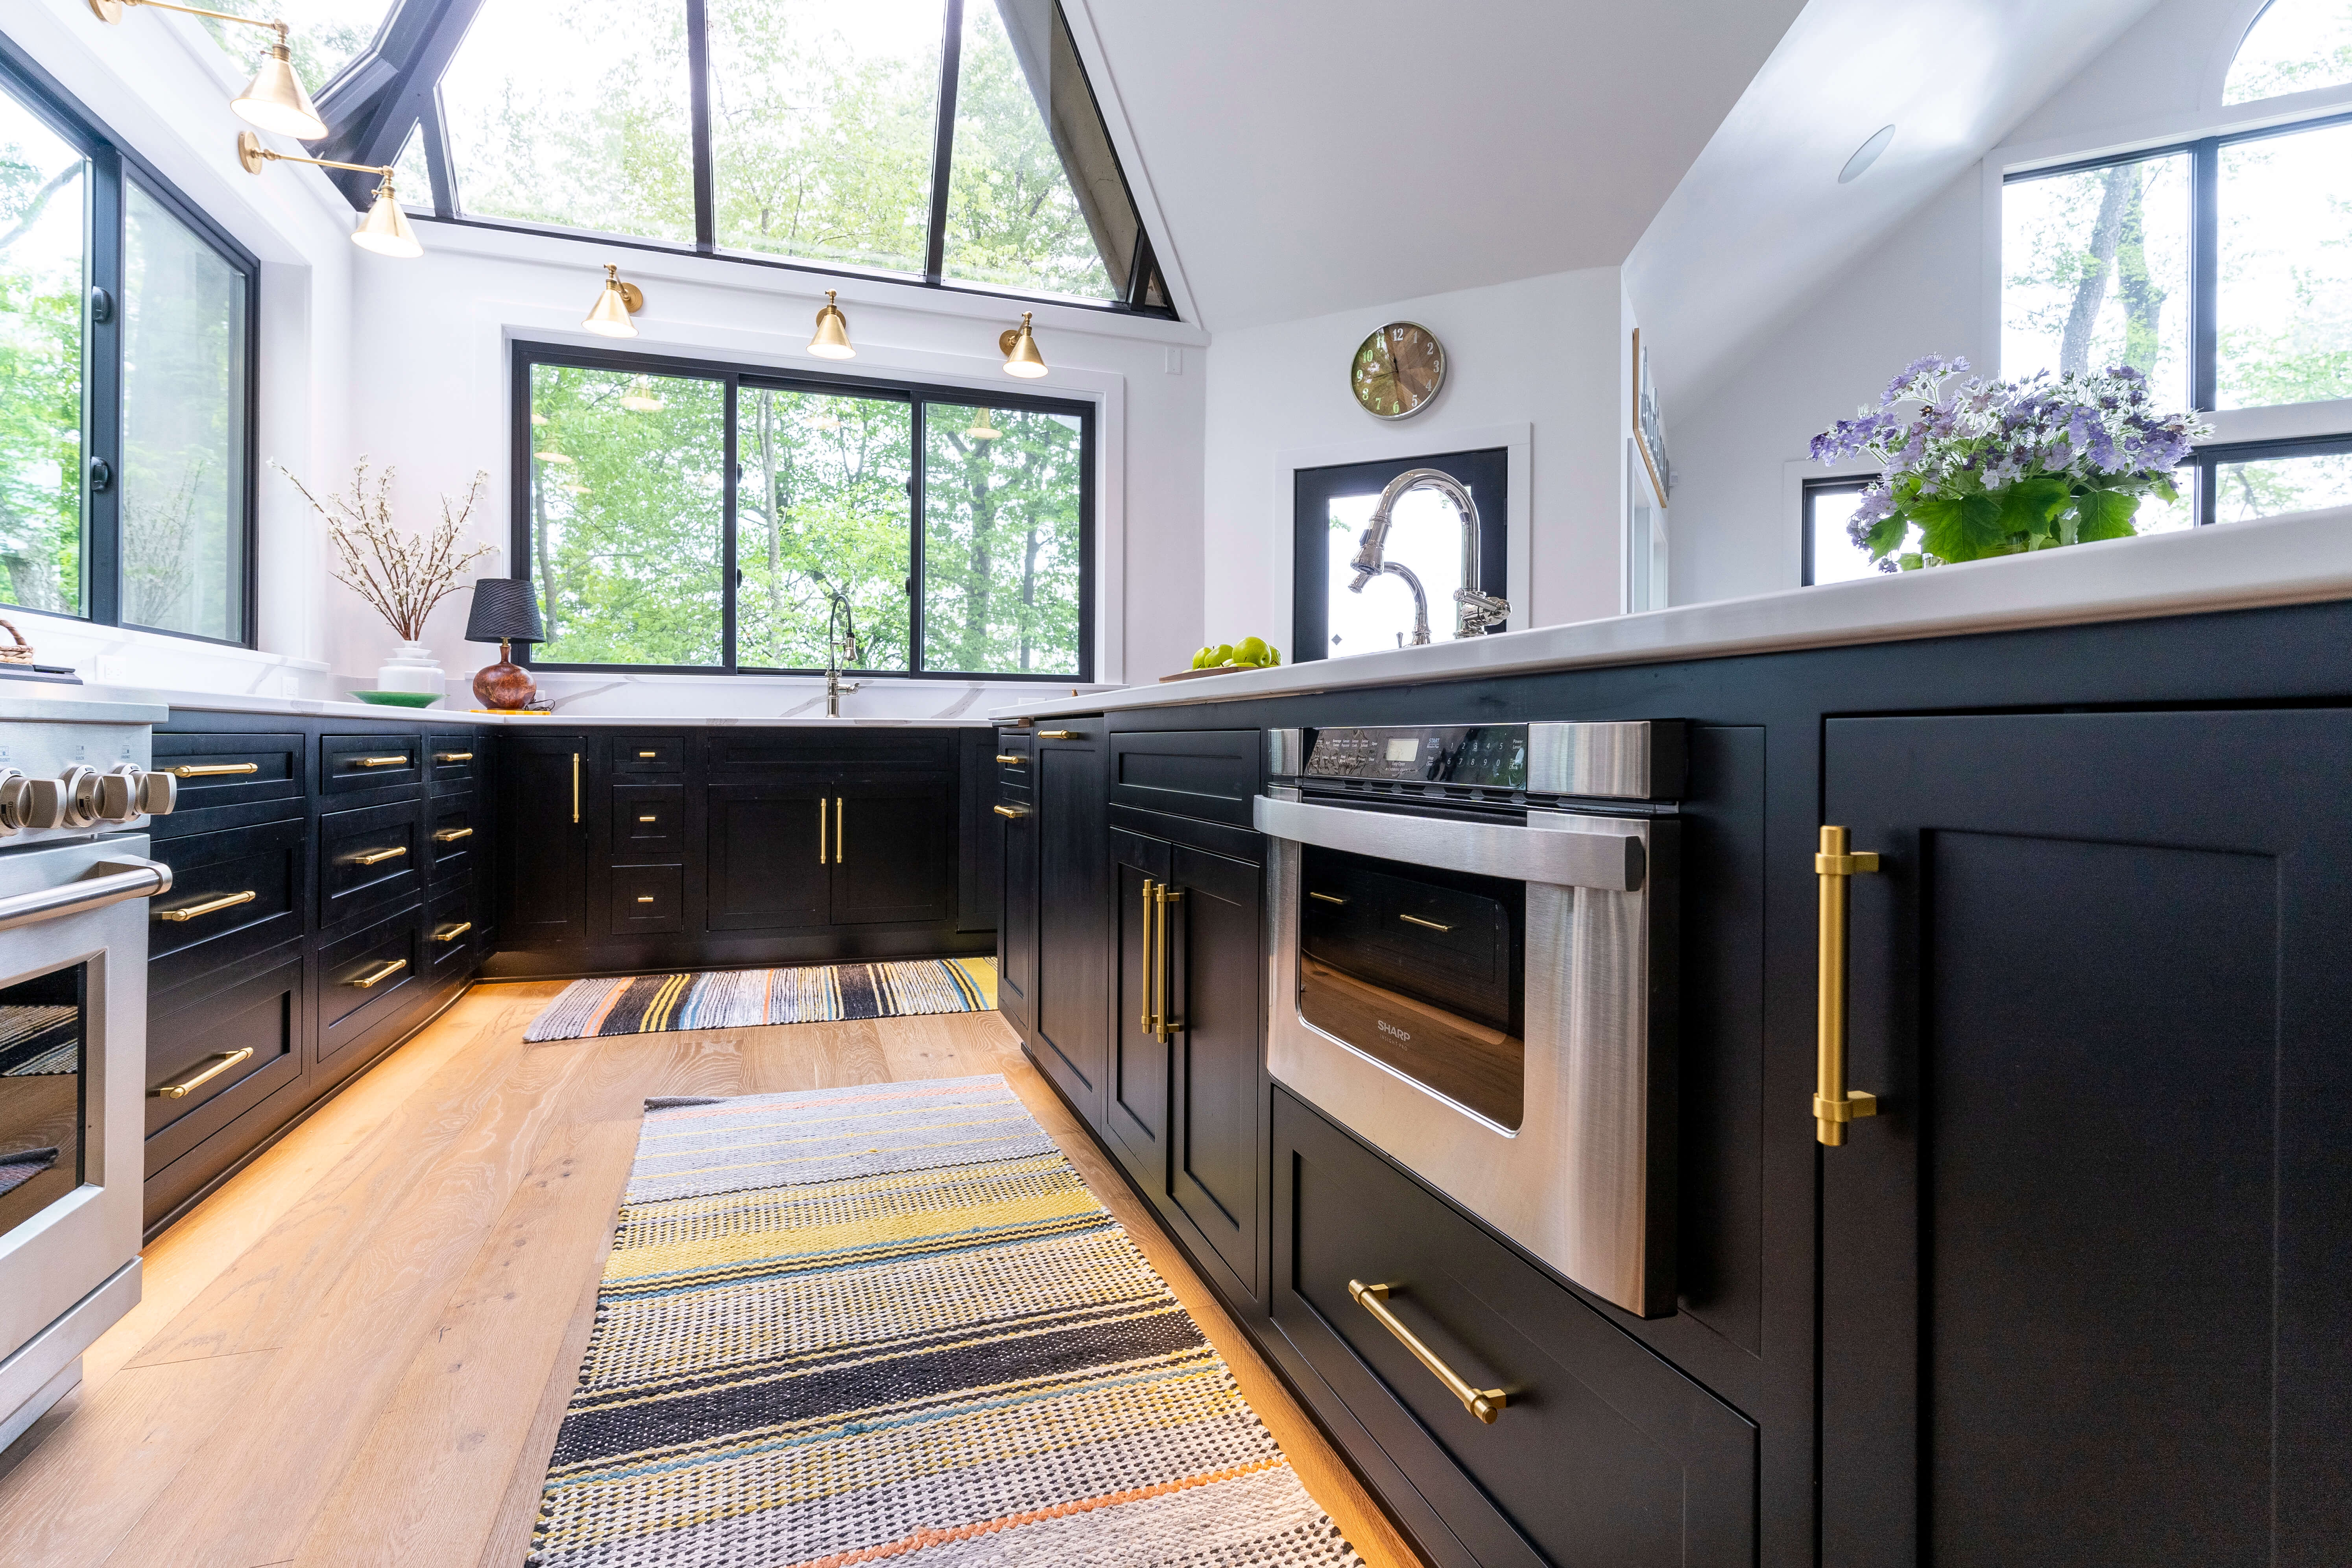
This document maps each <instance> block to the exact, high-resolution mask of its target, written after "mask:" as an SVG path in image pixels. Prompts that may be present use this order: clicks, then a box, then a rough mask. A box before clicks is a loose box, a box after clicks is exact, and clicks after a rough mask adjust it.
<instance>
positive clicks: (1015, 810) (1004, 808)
mask: <svg viewBox="0 0 2352 1568" xmlns="http://www.w3.org/2000/svg"><path fill="white" fill-rule="evenodd" d="M989 809H990V810H992V811H993V812H995V813H996V815H997V816H1010V817H1013V818H1015V819H1018V818H1020V817H1024V816H1028V815H1029V814H1028V813H1027V812H1025V811H1024V810H1022V809H1021V808H1020V807H1019V806H1017V805H997V806H991V807H990V808H989Z"/></svg>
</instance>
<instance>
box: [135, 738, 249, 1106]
mask: <svg viewBox="0 0 2352 1568" xmlns="http://www.w3.org/2000/svg"><path fill="white" fill-rule="evenodd" d="M260 771H261V764H260V763H181V764H180V765H179V766H178V767H176V768H173V770H172V776H173V778H175V779H216V778H225V777H226V776H227V775H228V774H230V773H259V772H260ZM156 1092H157V1093H158V1094H161V1093H162V1092H163V1090H161V1089H158V1090H156ZM173 1098H174V1099H176V1098H178V1097H177V1096H173Z"/></svg>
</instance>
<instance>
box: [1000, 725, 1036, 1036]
mask: <svg viewBox="0 0 2352 1568" xmlns="http://www.w3.org/2000/svg"><path fill="white" fill-rule="evenodd" d="M1029 751H1030V739H1029V733H1028V731H1025V730H1009V729H1008V730H1001V731H997V736H996V750H995V752H992V753H991V755H992V763H991V764H990V765H991V766H992V768H993V769H994V770H995V775H994V778H993V781H992V783H993V787H992V789H991V791H990V792H989V794H990V800H989V817H988V820H989V822H990V823H991V824H992V826H993V831H994V832H995V834H996V836H997V858H998V861H999V864H1000V866H1001V868H1002V870H1001V882H1000V885H999V899H998V914H997V928H996V1007H997V1011H998V1012H1000V1013H1002V1014H1003V1016H1004V1021H1005V1022H1006V1023H1008V1024H1010V1025H1012V1026H1013V1032H1014V1033H1016V1034H1018V1035H1019V1036H1020V1037H1021V1039H1022V1043H1023V1044H1024V1045H1033V1044H1034V1039H1035V1031H1036V1025H1037V1009H1036V993H1037V919H1038V912H1037V809H1036V805H1035V797H1034V791H1033V790H1032V789H1031V788H1030V776H1029V773H1030V770H1029Z"/></svg>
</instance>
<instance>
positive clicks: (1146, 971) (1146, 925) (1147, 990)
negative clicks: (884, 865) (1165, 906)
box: [996, 805, 1160, 1037]
mask: <svg viewBox="0 0 2352 1568" xmlns="http://www.w3.org/2000/svg"><path fill="white" fill-rule="evenodd" d="M996 809H997V810H999V811H1003V809H1004V808H1003V806H1001V805H1000V806H998V807H997V808H996ZM1159 886H1160V884H1159V883H1157V882H1155V881H1153V880H1152V879H1150V878H1149V877H1146V878H1145V879H1143V952H1142V961H1141V963H1140V964H1139V967H1140V968H1141V970H1142V971H1143V973H1142V975H1141V976H1140V978H1141V980H1142V982H1143V1012H1142V1016H1139V1018H1137V1019H1136V1021H1135V1026H1136V1027H1137V1028H1139V1029H1140V1030H1142V1031H1143V1033H1145V1034H1147V1035H1151V1036H1154V1037H1157V1036H1158V1035H1159V1033H1160V1018H1159V1016H1158V1015H1157V1014H1156V1013H1155V1012H1154V1011H1153V1010H1152V1006H1151V985H1152V975H1153V972H1154V969H1155V967H1156V963H1155V960H1154V958H1153V956H1152V955H1153V954H1154V953H1155V952H1158V951H1159V949H1158V948H1156V947H1155V946H1153V944H1152V941H1151V893H1152V889H1155V888H1157V887H1159Z"/></svg>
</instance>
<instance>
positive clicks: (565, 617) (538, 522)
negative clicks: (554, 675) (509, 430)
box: [510, 343, 1096, 682]
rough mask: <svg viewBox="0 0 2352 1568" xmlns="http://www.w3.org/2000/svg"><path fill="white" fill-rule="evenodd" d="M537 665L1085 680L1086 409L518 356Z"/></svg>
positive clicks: (1090, 623)
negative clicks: (538, 633)
mask: <svg viewBox="0 0 2352 1568" xmlns="http://www.w3.org/2000/svg"><path fill="white" fill-rule="evenodd" d="M513 393H514V468H513V471H514V476H515V489H514V506H513V515H514V529H513V552H512V555H511V557H510V559H511V560H512V561H513V562H515V563H516V575H518V576H525V577H529V578H530V580H531V581H532V582H533V583H534V584H536V586H537V588H538V592H539V599H540V607H541V615H542V616H544V617H545V619H546V623H547V625H546V630H547V640H546V641H545V642H543V643H541V644H540V645H539V646H538V647H534V648H532V649H531V650H530V655H531V662H532V663H533V664H534V665H536V666H537V667H538V668H542V669H609V668H634V669H641V670H660V671H670V672H676V673H697V672H705V673H744V674H777V673H809V672H813V671H815V670H819V669H822V668H824V666H825V664H826V662H827V655H828V653H829V652H833V651H836V650H839V645H841V644H842V643H843V642H845V641H846V640H848V639H849V638H850V637H852V635H853V634H854V638H855V642H856V651H855V653H854V655H848V654H846V653H845V657H844V661H843V662H844V667H845V668H851V669H855V670H857V671H859V672H861V673H865V674H870V675H876V676H893V675H898V676H950V677H973V678H982V679H1041V680H1043V679H1053V680H1076V681H1080V682H1084V681H1088V680H1091V679H1093V678H1094V617H1095V526H1094V522H1095V487H1094V468H1095V439H1096V437H1095V428H1096V422H1095V409H1094V406H1093V405H1091V404H1087V403H1080V402H1072V401H1068V400H1066V399H1059V398H1050V397H1024V396H1018V395H983V394H981V393H977V392H973V391H970V390H967V389H963V388H956V387H936V386H927V385H923V384H916V383H906V382H883V381H867V380H863V379H856V380H853V379H848V378H827V377H816V376H802V375H792V376H780V375H773V374H767V373H764V372H760V371H755V370H746V369H743V368H742V367H740V366H735V365H729V364H723V363H709V362H705V361H697V360H686V359H677V358H670V357H665V356H659V355H652V354H633V353H594V352H586V351H579V350H573V349H568V348H561V347H556V346H554V345H550V344H538V343H518V344H517V345H516V346H515V350H514V361H513Z"/></svg>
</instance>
